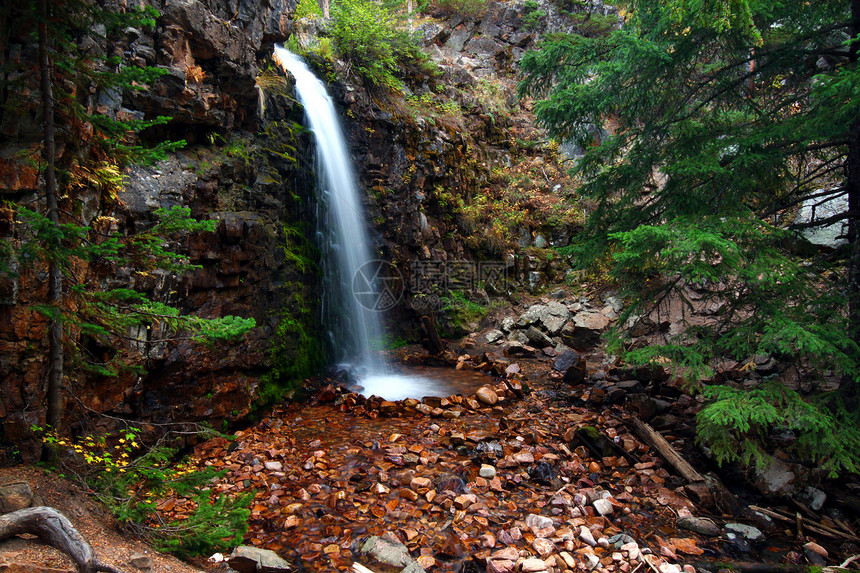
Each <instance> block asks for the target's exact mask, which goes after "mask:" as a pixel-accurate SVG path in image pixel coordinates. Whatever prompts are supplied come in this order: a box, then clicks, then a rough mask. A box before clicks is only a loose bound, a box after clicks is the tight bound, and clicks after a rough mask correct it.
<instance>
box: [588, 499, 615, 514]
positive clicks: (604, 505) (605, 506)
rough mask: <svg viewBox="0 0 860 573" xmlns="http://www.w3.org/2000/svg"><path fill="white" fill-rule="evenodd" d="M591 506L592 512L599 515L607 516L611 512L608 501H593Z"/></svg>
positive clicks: (610, 505)
mask: <svg viewBox="0 0 860 573" xmlns="http://www.w3.org/2000/svg"><path fill="white" fill-rule="evenodd" d="M591 505H593V506H594V511H596V512H597V513H598V514H600V515H609V514H610V513H612V511H613V510H612V504H611V503H610V502H609V500H608V499H595V500H594V503H592V504H591Z"/></svg>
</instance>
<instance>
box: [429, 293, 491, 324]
mask: <svg viewBox="0 0 860 573" xmlns="http://www.w3.org/2000/svg"><path fill="white" fill-rule="evenodd" d="M439 300H440V301H442V310H443V311H444V312H446V313H448V316H449V317H450V319H451V323H452V324H454V325H455V326H460V327H463V326H466V325H467V324H470V323H473V322H476V321H479V320H481V319H482V318H484V317H485V316H486V315H487V313H488V312H489V308H488V307H486V306H484V305H482V304H479V303H477V302H474V301H473V300H470V299H469V298H468V297H467V296H466V293H464V292H462V291H451V292H449V293H448V294H447V295H445V296H441V297H439Z"/></svg>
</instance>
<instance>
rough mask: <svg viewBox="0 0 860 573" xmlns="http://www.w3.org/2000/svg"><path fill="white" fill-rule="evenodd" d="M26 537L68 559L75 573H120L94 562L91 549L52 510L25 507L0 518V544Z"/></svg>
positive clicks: (64, 519) (104, 564) (110, 567)
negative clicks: (36, 537)
mask: <svg viewBox="0 0 860 573" xmlns="http://www.w3.org/2000/svg"><path fill="white" fill-rule="evenodd" d="M22 533H29V534H32V535H36V536H38V537H39V539H41V540H42V541H44V542H45V543H47V544H48V545H50V546H51V547H55V548H57V549H59V550H60V551H62V552H63V553H65V554H66V555H68V556H69V557H70V558H71V559H72V561H74V563H75V567H77V569H78V573H96V572H98V571H107V572H108V573H123V572H122V570H120V569H117V568H116V567H114V566H112V565H107V564H106V563H102V562H100V561H99V560H98V559H96V555H95V552H94V551H93V548H92V546H90V544H89V543H87V541H86V539H84V537H83V536H82V535H81V534H80V533H79V532H78V530H77V529H75V527H74V526H73V525H72V523H71V522H70V521H69V520H68V519H66V516H64V515H63V514H62V513H60V512H59V511H57V510H56V509H54V508H53V507H28V508H27V509H19V510H18V511H13V512H12V513H7V514H5V515H0V541H2V540H4V539H7V538H9V537H12V536H14V535H20V534H22Z"/></svg>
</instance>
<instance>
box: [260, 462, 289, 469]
mask: <svg viewBox="0 0 860 573" xmlns="http://www.w3.org/2000/svg"><path fill="white" fill-rule="evenodd" d="M263 467H264V468H266V469H267V470H269V471H270V472H279V471H281V470H282V469H284V465H283V464H282V463H281V462H278V461H269V462H263Z"/></svg>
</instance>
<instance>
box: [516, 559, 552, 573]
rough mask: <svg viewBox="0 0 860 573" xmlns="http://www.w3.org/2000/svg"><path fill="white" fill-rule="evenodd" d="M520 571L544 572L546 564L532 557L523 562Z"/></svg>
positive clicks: (530, 572)
mask: <svg viewBox="0 0 860 573" xmlns="http://www.w3.org/2000/svg"><path fill="white" fill-rule="evenodd" d="M520 571H522V572H523V573H538V572H539V571H546V563H544V562H543V559H538V558H537V557H532V558H530V559H526V560H525V561H523V563H522V565H521V566H520Z"/></svg>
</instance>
